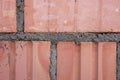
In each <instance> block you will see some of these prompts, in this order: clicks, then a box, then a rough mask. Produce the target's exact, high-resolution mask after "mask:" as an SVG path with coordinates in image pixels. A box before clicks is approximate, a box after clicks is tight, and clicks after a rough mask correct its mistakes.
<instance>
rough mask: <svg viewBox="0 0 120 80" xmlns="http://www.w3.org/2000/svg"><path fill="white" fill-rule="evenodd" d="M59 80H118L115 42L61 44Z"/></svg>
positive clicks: (58, 47) (59, 45)
mask: <svg viewBox="0 0 120 80" xmlns="http://www.w3.org/2000/svg"><path fill="white" fill-rule="evenodd" d="M57 52H58V53H57V56H58V57H57V80H116V44H115V43H114V42H100V43H95V42H81V43H80V45H75V44H74V43H73V42H60V43H59V44H58V46H57Z"/></svg>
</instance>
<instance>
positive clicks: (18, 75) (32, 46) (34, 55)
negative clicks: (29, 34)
mask: <svg viewBox="0 0 120 80" xmlns="http://www.w3.org/2000/svg"><path fill="white" fill-rule="evenodd" d="M49 57H50V43H49V42H40V41H38V42H36V41H33V42H31V41H25V42H20V41H19V42H11V41H4V42H3V41H2V42H0V80H50V76H49V65H50V60H49Z"/></svg>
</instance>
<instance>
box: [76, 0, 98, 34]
mask: <svg viewBox="0 0 120 80" xmlns="http://www.w3.org/2000/svg"><path fill="white" fill-rule="evenodd" d="M99 4H100V3H99V0H92V1H91V0H78V2H77V5H78V6H77V7H76V8H77V11H78V12H77V17H76V18H77V30H76V31H77V32H96V31H98V30H99V29H98V28H99V27H100V25H99V15H100V14H99V13H100V12H99Z"/></svg>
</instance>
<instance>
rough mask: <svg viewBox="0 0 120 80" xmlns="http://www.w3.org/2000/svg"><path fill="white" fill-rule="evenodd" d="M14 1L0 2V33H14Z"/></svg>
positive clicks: (0, 0)
mask: <svg viewBox="0 0 120 80" xmlns="http://www.w3.org/2000/svg"><path fill="white" fill-rule="evenodd" d="M16 22H17V21H16V0H0V32H16V24H17V23H16Z"/></svg>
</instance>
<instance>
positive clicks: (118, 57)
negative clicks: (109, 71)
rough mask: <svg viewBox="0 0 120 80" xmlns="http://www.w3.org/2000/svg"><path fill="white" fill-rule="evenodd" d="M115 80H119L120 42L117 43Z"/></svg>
mask: <svg viewBox="0 0 120 80" xmlns="http://www.w3.org/2000/svg"><path fill="white" fill-rule="evenodd" d="M116 51H117V55H116V80H120V42H117V50H116Z"/></svg>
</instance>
